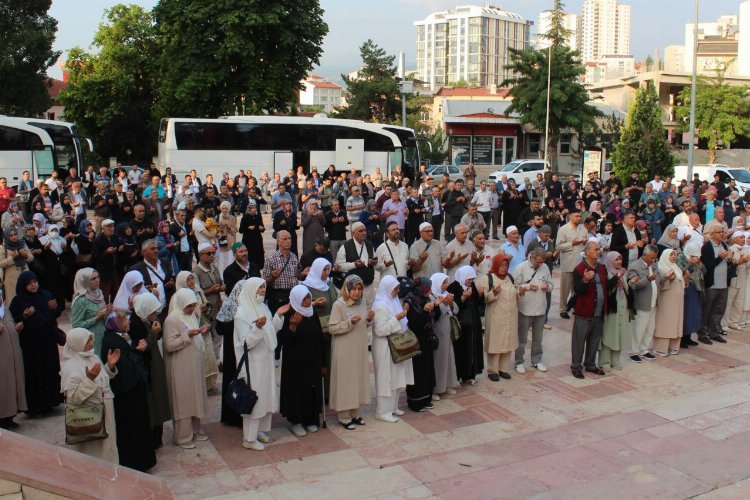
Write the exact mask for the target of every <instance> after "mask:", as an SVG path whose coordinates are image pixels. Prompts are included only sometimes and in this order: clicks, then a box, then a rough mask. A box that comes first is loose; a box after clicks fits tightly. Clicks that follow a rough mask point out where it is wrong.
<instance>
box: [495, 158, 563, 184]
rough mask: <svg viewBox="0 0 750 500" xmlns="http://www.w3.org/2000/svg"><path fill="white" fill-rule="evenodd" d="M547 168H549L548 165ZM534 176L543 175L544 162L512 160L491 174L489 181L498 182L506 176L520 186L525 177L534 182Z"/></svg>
mask: <svg viewBox="0 0 750 500" xmlns="http://www.w3.org/2000/svg"><path fill="white" fill-rule="evenodd" d="M547 167H548V168H549V163H548V164H547ZM536 174H542V175H544V160H538V159H535V160H531V159H528V160H514V161H512V162H510V163H508V164H507V165H505V166H504V167H503V168H501V169H500V170H496V171H494V172H492V173H491V174H490V175H489V179H490V180H491V181H496V182H499V181H500V179H501V178H502V176H503V175H507V176H508V179H509V180H510V179H513V180H514V181H516V184H520V183H522V182H523V180H524V179H525V178H526V177H528V178H529V179H530V180H532V181H533V180H536Z"/></svg>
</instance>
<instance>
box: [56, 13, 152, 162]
mask: <svg viewBox="0 0 750 500" xmlns="http://www.w3.org/2000/svg"><path fill="white" fill-rule="evenodd" d="M104 17H105V22H103V23H101V24H100V25H99V29H98V31H97V33H96V35H95V36H94V42H93V44H92V46H93V47H94V48H96V49H98V52H96V53H94V54H90V53H87V52H85V51H84V50H83V49H81V48H79V47H76V48H74V49H72V50H71V51H70V53H69V54H68V61H67V63H66V66H67V69H68V89H67V90H66V91H65V92H64V93H63V94H62V95H61V99H62V102H63V103H64V104H65V116H66V119H68V120H71V121H75V122H76V123H77V124H78V125H79V126H80V127H81V129H83V130H84V131H85V132H86V133H87V134H89V135H90V136H92V137H93V139H94V141H95V143H96V145H97V147H96V149H97V150H100V151H102V152H103V153H104V154H105V155H106V156H117V157H118V158H121V159H123V160H124V161H133V160H139V159H148V158H150V157H151V156H152V155H153V153H154V152H155V150H156V137H157V135H156V134H157V129H158V118H157V117H156V116H155V114H154V110H153V106H154V99H155V91H154V82H155V79H156V74H157V71H156V70H157V67H156V58H157V55H158V53H157V46H156V31H155V29H154V24H153V19H152V16H151V13H150V12H149V11H147V10H145V9H143V8H142V7H140V6H138V5H129V6H125V5H121V4H120V5H115V6H114V7H112V8H111V9H109V10H106V11H105V14H104ZM128 151H131V153H130V154H128V153H127V152H128Z"/></svg>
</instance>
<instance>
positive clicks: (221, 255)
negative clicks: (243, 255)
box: [215, 201, 237, 275]
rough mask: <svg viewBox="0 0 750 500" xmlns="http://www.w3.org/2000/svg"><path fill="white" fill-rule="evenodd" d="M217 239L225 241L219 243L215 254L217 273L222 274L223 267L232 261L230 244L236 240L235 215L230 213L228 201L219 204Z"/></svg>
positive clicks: (230, 206)
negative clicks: (223, 243) (224, 243)
mask: <svg viewBox="0 0 750 500" xmlns="http://www.w3.org/2000/svg"><path fill="white" fill-rule="evenodd" d="M219 208H220V209H221V212H219V221H218V222H219V233H220V236H218V238H219V241H220V242H223V241H226V245H219V252H218V253H217V254H216V262H215V264H216V267H218V268H219V273H221V274H222V275H223V274H224V269H226V268H227V266H229V264H231V263H232V262H233V261H234V256H233V255H232V245H234V242H235V241H237V217H235V216H234V215H232V204H231V203H229V202H228V201H222V202H221V205H219Z"/></svg>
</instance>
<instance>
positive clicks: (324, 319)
mask: <svg viewBox="0 0 750 500" xmlns="http://www.w3.org/2000/svg"><path fill="white" fill-rule="evenodd" d="M318 319H319V320H320V328H321V329H322V330H323V333H324V334H326V335H328V324H329V323H330V321H331V315H330V314H323V315H320V316H318Z"/></svg>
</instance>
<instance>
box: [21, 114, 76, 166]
mask: <svg viewBox="0 0 750 500" xmlns="http://www.w3.org/2000/svg"><path fill="white" fill-rule="evenodd" d="M29 125H33V126H35V127H39V128H40V129H42V130H44V131H45V132H47V133H48V134H49V136H50V138H51V139H52V142H54V143H55V168H58V169H62V170H64V171H66V172H67V170H68V168H69V167H76V169H79V168H80V166H79V164H78V151H79V150H77V149H76V142H77V139H76V138H75V137H73V134H72V133H71V131H70V130H69V129H68V127H66V126H65V125H54V124H51V123H40V122H29Z"/></svg>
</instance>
